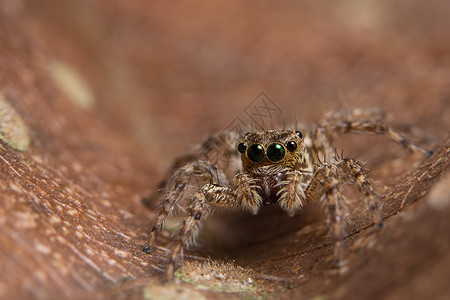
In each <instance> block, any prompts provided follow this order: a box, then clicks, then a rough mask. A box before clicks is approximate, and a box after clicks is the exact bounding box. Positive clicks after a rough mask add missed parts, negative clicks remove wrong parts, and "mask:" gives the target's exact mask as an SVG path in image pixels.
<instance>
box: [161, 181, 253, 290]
mask: <svg viewBox="0 0 450 300" xmlns="http://www.w3.org/2000/svg"><path fill="white" fill-rule="evenodd" d="M243 180H244V179H243ZM241 183H244V182H243V181H241ZM250 186H251V185H245V186H240V187H238V188H237V189H236V190H233V189H231V188H228V187H225V186H222V185H220V184H214V183H209V184H205V185H204V186H203V187H202V188H201V189H200V191H198V192H197V193H195V194H194V195H193V197H192V199H191V201H190V203H189V206H188V208H187V213H188V215H187V216H186V219H185V220H184V223H183V226H182V227H181V229H180V232H179V233H178V237H177V239H176V241H175V244H174V246H173V248H172V250H171V252H170V254H169V262H168V266H167V269H166V277H165V279H166V281H168V282H172V281H173V280H174V271H175V269H176V267H177V265H178V263H179V262H180V261H181V259H182V257H183V250H184V248H185V247H188V246H189V245H190V244H191V243H192V241H193V240H194V239H195V236H196V234H197V232H198V229H199V226H200V223H201V219H202V218H205V212H207V211H208V209H209V207H210V206H220V207H226V208H239V207H241V205H242V198H241V197H243V195H249V196H250V197H251V196H252V195H253V192H252V191H248V190H246V189H247V188H250ZM239 189H240V190H245V191H244V193H241V192H239ZM244 197H245V196H244Z"/></svg>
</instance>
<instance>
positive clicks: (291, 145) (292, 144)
mask: <svg viewBox="0 0 450 300" xmlns="http://www.w3.org/2000/svg"><path fill="white" fill-rule="evenodd" d="M286 148H287V149H288V150H289V151H291V152H294V151H295V150H296V149H297V143H296V142H294V141H290V142H287V143H286Z"/></svg>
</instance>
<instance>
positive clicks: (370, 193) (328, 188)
mask: <svg viewBox="0 0 450 300" xmlns="http://www.w3.org/2000/svg"><path fill="white" fill-rule="evenodd" d="M349 179H350V180H352V181H353V182H354V183H355V185H356V186H357V188H358V190H359V191H360V193H361V194H363V195H364V198H365V200H366V205H367V207H368V210H369V212H370V214H371V215H372V217H373V219H374V222H375V224H376V225H377V227H379V228H381V227H382V224H383V218H382V213H381V210H380V205H379V203H378V198H377V196H376V195H375V192H374V190H373V187H372V185H371V184H370V182H369V181H368V179H367V176H366V172H365V170H364V168H363V167H362V165H361V163H360V162H359V161H357V160H355V159H351V158H339V157H336V158H335V162H331V163H323V164H322V165H320V167H319V169H318V170H317V172H316V174H315V175H314V177H313V179H312V180H311V182H310V184H309V185H308V188H307V189H306V191H305V194H306V199H307V201H308V202H316V201H320V200H321V199H322V198H324V204H325V207H326V211H327V215H328V223H329V224H330V231H331V236H332V237H333V239H334V241H335V248H334V257H335V262H336V265H340V263H341V262H342V258H343V240H344V237H345V234H344V226H345V224H344V219H345V217H346V213H347V208H346V206H345V198H344V196H343V195H342V193H341V191H340V186H341V185H343V184H344V183H345V182H347V181H348V180H349Z"/></svg>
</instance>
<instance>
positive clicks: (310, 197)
mask: <svg viewBox="0 0 450 300" xmlns="http://www.w3.org/2000/svg"><path fill="white" fill-rule="evenodd" d="M383 118H384V114H383V113H381V111H380V110H376V109H364V110H361V109H351V110H344V111H338V112H335V113H329V114H327V115H326V116H325V117H324V118H323V119H322V120H321V122H320V123H319V124H318V125H316V126H313V127H309V128H307V127H306V128H302V130H301V131H300V130H297V129H292V130H291V129H284V130H255V131H250V132H247V133H245V134H238V133H234V132H228V131H224V132H221V133H219V134H217V135H214V136H212V137H210V138H209V139H208V140H206V141H205V142H204V143H203V144H202V145H200V146H198V147H196V148H194V149H192V150H191V151H189V152H188V153H186V154H183V155H181V156H180V157H178V159H177V160H176V161H175V163H174V165H173V168H172V172H171V173H172V174H171V178H170V179H169V180H168V181H167V183H163V184H162V186H163V189H162V190H163V196H162V199H161V209H160V211H159V214H158V216H157V218H156V221H155V223H154V226H153V227H152V229H151V232H150V236H149V240H148V246H146V247H144V249H143V251H144V252H146V253H150V252H151V248H152V246H153V245H154V242H155V239H156V237H157V235H158V233H159V232H160V231H161V230H162V225H163V222H164V219H165V218H166V217H168V216H170V215H171V214H172V212H173V210H174V208H175V207H177V206H178V205H179V204H180V201H181V200H182V199H184V198H185V193H186V191H187V188H188V186H189V183H190V182H191V179H192V178H193V177H195V178H197V179H198V180H199V181H202V182H203V183H204V184H203V183H202V185H201V187H200V188H199V189H197V190H196V191H195V192H194V193H192V195H190V196H189V197H190V198H189V199H188V204H187V207H186V211H187V216H186V218H185V220H184V223H183V225H182V227H181V230H180V232H179V233H178V237H177V239H176V241H175V244H174V246H173V247H172V249H171V250H170V254H169V261H168V267H167V270H166V280H167V281H173V279H174V271H175V269H176V266H177V265H178V264H179V263H180V262H181V260H182V257H183V249H184V248H186V247H187V246H189V244H190V243H191V242H192V240H193V239H194V237H195V234H196V232H197V230H198V228H199V226H200V223H201V220H202V219H204V218H205V216H206V214H207V212H208V208H209V207H212V206H214V207H224V208H231V207H238V208H239V207H241V208H243V209H244V210H247V211H250V212H251V213H253V214H257V213H258V210H259V208H260V207H261V205H263V204H272V203H277V204H278V205H279V206H280V207H281V209H282V210H284V211H286V212H287V214H288V215H289V216H292V215H294V214H295V212H296V211H298V210H299V209H301V208H302V207H303V206H304V205H305V204H308V203H316V202H319V201H322V202H323V203H324V206H325V208H326V213H327V216H328V223H329V225H330V231H331V235H332V237H333V238H334V240H335V243H336V244H335V250H334V251H335V253H334V255H335V259H336V261H337V262H339V261H340V260H341V258H342V255H343V254H342V251H343V250H342V242H343V239H344V224H343V222H344V218H345V214H346V210H345V206H344V198H343V195H342V194H341V192H340V186H341V185H343V184H345V183H347V182H353V183H354V184H355V185H356V187H357V188H358V190H359V191H360V192H361V194H362V195H363V196H364V198H365V200H366V204H367V207H368V210H369V212H370V213H371V215H372V217H373V219H374V223H375V225H377V226H379V227H381V226H382V222H383V216H382V213H381V210H380V205H379V201H378V198H377V196H376V194H375V192H374V189H373V187H372V185H371V183H370V182H369V180H368V179H367V176H366V171H365V170H364V167H363V165H362V163H361V162H360V161H358V160H356V159H353V158H347V157H343V156H342V155H336V151H335V150H334V148H333V147H332V141H333V139H334V138H335V137H336V136H337V135H338V134H345V133H376V134H385V135H387V136H388V137H389V138H391V139H392V140H394V141H395V142H397V143H400V144H401V145H402V146H403V147H405V148H407V149H408V150H410V151H412V152H416V153H420V154H422V155H425V156H430V155H431V152H429V151H427V150H425V149H423V148H420V147H418V146H416V145H414V144H411V143H409V142H408V141H407V140H406V139H404V138H403V137H402V136H401V135H400V134H399V133H397V132H396V131H395V130H393V129H392V128H391V127H390V126H388V125H386V124H385V123H384V122H383ZM212 148H216V149H221V150H222V153H223V157H224V158H225V164H223V166H220V167H219V166H217V165H215V164H213V163H211V162H210V161H208V160H207V159H205V158H204V156H205V154H207V153H208V152H209V151H210V150H211V149H212ZM319 157H321V159H319Z"/></svg>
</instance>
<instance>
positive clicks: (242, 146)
mask: <svg viewBox="0 0 450 300" xmlns="http://www.w3.org/2000/svg"><path fill="white" fill-rule="evenodd" d="M237 148H238V151H239V152H241V153H244V152H245V150H247V144H246V143H239V144H238V146H237Z"/></svg>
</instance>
